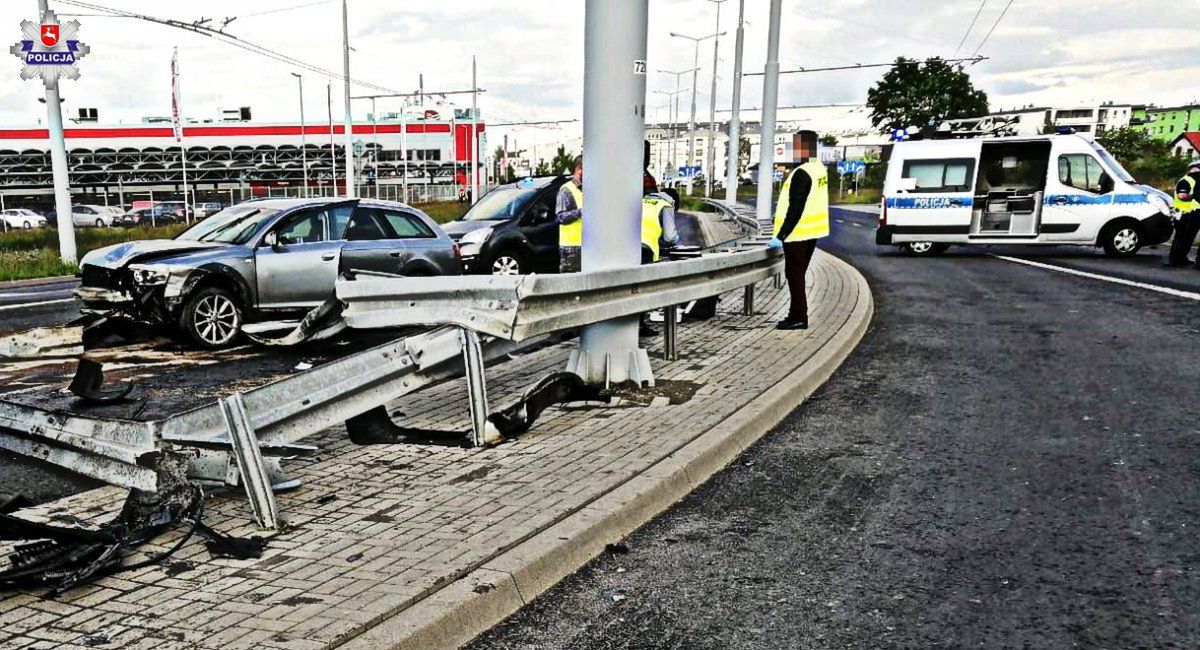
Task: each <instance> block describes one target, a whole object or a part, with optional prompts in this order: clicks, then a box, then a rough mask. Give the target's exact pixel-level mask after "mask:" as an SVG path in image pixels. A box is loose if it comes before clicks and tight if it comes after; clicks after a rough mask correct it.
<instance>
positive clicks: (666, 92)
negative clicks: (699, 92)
mask: <svg viewBox="0 0 1200 650" xmlns="http://www.w3.org/2000/svg"><path fill="white" fill-rule="evenodd" d="M659 72H662V71H661V70H660V71H659ZM686 72H691V70H685V71H684V73H686ZM684 73H679V74H684ZM671 74H675V73H671ZM676 79H678V77H676ZM688 90H691V89H690V88H684V89H680V88H679V87H678V84H676V87H675V90H673V91H672V90H656V91H654V93H655V94H657V95H666V96H667V97H673V98H674V99H675V102H674V103H675V112H674V113H672V112H671V104H670V103H668V104H667V119H668V120H670V122H671V153H670V158H671V167H672V175H671V178H672V180H674V177H675V176H674V172H676V171H679V166H678V165H677V164H676V161H677V160H678V159H677V158H676V157H675V141H676V140H678V139H679V134H678V133H677V132H676V128H675V125H676V124H678V123H679V96H680V95H681V94H683V93H685V92H687V91H688ZM663 180H664V181H665V180H667V179H665V178H664V179H663Z"/></svg>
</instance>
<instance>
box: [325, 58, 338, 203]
mask: <svg viewBox="0 0 1200 650" xmlns="http://www.w3.org/2000/svg"><path fill="white" fill-rule="evenodd" d="M325 110H327V111H329V165H330V167H329V169H330V171H329V173H330V174H331V175H332V177H333V193H332V194H330V196H337V153H336V151H337V146H336V145H334V143H333V82H332V81H329V82H326V83H325Z"/></svg>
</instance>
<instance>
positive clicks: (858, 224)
mask: <svg viewBox="0 0 1200 650" xmlns="http://www.w3.org/2000/svg"><path fill="white" fill-rule="evenodd" d="M850 225H851V226H854V227H855V228H862V227H863V225H862V224H861V223H858V222H857V221H851V222H850Z"/></svg>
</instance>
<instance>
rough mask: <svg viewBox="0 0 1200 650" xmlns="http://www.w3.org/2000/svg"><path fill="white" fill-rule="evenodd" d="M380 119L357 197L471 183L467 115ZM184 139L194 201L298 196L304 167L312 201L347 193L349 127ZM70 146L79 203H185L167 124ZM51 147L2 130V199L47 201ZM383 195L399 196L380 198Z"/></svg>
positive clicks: (364, 127)
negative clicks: (150, 197)
mask: <svg viewBox="0 0 1200 650" xmlns="http://www.w3.org/2000/svg"><path fill="white" fill-rule="evenodd" d="M382 117H383V119H379V120H378V121H375V122H358V123H355V124H354V127H353V128H354V140H355V160H356V176H355V180H356V185H357V186H358V187H359V193H360V195H372V194H373V193H372V188H374V187H375V186H377V185H378V186H389V187H391V188H392V189H395V186H400V185H404V184H405V177H406V175H407V184H408V185H410V186H417V187H420V186H430V185H453V184H455V183H457V184H459V185H465V184H467V183H468V182H469V181H468V180H467V179H468V178H469V174H470V170H471V169H472V167H473V165H472V160H471V153H472V148H471V134H472V122H471V115H470V111H469V110H467V111H462V110H456V111H454V119H450V120H446V119H443V118H441V117H440V116H439V115H437V114H436V113H435V112H433V111H430V112H428V113H426V114H418V115H405V116H400V115H395V114H392V115H386V116H382ZM331 130H332V142H331V134H330V132H331ZM183 132H184V138H183V143H182V144H183V145H184V146H185V147H186V148H187V151H186V154H187V155H186V163H187V178H188V182H189V185H190V187H191V189H192V191H193V192H194V198H193V200H194V201H206V200H215V201H221V200H224V201H228V200H229V199H230V198H231V196H236V197H243V198H245V197H248V196H250V195H266V194H268V193H276V194H277V193H281V192H286V191H287V190H288V189H289V188H295V189H293V190H292V193H293V194H294V193H296V192H299V191H301V188H302V187H303V185H304V177H305V165H307V169H308V182H309V185H310V187H311V188H312V192H313V193H320V192H322V191H324V192H330V191H331V190H332V189H333V188H334V187H335V186H337V187H344V185H343V184H344V181H345V169H344V166H345V161H346V159H345V156H343V154H342V152H343V148H344V147H343V145H344V143H345V136H344V134H345V128H344V125H343V124H334V125H332V129H331V127H330V125H329V124H328V123H317V124H313V123H308V124H306V125H305V127H304V129H303V132H302V130H301V127H300V125H299V124H297V123H283V124H258V123H251V122H206V123H195V122H191V123H188V124H186V125H185V126H184V129H183ZM475 133H476V134H477V135H478V137H479V144H478V151H479V156H480V157H481V158H482V157H483V156H484V152H486V151H487V143H486V136H485V127H484V124H483V123H482V122H479V123H478V124H476V125H475ZM65 137H66V143H67V159H68V167H69V178H70V186H71V191H72V193H73V194H75V199H74V200H75V201H77V202H87V203H109V202H111V203H117V202H118V201H120V202H121V203H128V202H129V197H128V195H135V196H136V195H143V196H144V195H145V194H147V193H150V192H153V193H154V194H155V195H156V196H155V198H158V197H162V198H164V199H165V198H168V197H171V196H172V195H176V196H182V190H183V166H184V156H183V155H181V150H180V143H177V142H176V141H175V138H174V134H173V130H172V127H171V123H170V121H169V119H168V120H165V121H159V120H158V119H155V118H151V119H149V120H147V121H146V123H142V124H133V125H109V126H105V125H99V124H88V123H81V124H76V125H72V126H69V127H67V128H66V129H65ZM49 147H50V141H49V134H48V132H47V130H46V129H44V128H40V127H38V128H27V127H24V128H0V194H3V195H4V196H5V197H6V198H8V199H9V204H10V205H11V204H19V203H21V202H22V201H21V199H22V198H24V199H26V201H25V202H29V201H32V202H35V203H37V202H42V201H45V200H47V199H49V196H50V195H51V194H52V193H53V180H52V177H51V166H50V152H49ZM331 150H332V151H333V153H334V155H333V156H331V155H330V152H331ZM475 167H476V168H478V169H483V167H482V166H481V165H480V166H475ZM335 171H336V177H335ZM277 190H279V191H277ZM380 194H381V195H385V196H395V194H394V193H387V192H385V191H383V190H381V192H380ZM81 195H82V196H81ZM139 198H141V197H140V196H139ZM101 199H103V200H101Z"/></svg>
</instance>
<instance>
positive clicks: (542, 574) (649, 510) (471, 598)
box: [338, 256, 874, 650]
mask: <svg viewBox="0 0 1200 650" xmlns="http://www.w3.org/2000/svg"><path fill="white" fill-rule="evenodd" d="M829 257H830V258H831V259H832V260H833V263H834V264H837V265H841V266H843V267H845V269H846V270H848V273H847V275H848V276H850V278H851V281H852V282H853V283H854V284H855V285H856V286H857V292H854V293H852V295H853V296H854V304H853V306H852V307H851V308H850V314H849V316H848V317H847V319H846V322H845V323H844V324H843V325H842V327H841V329H840V330H838V331H837V332H836V333H835V334H834V335H833V337H832V338H831V339H830V340H829V341H828V342H827V343H826V344H825V345H823V346H821V347H820V348H819V349H817V350H816V351H815V352H814V353H813V355H812V356H811V357H809V358H808V359H807V360H806V361H805V362H804V363H803V364H802V365H801V366H800V367H799V368H798V369H797V370H796V371H795V372H793V373H792V374H791V375H789V376H788V377H787V379H785V380H784V381H782V382H780V383H779V384H778V385H777V386H776V388H777V389H778V390H775V391H772V392H771V393H768V394H763V395H760V396H758V397H757V398H755V399H754V400H753V401H751V402H750V403H749V404H748V405H746V407H745V408H743V409H741V410H740V411H738V413H737V414H735V415H734V416H733V417H730V418H729V419H727V420H725V421H724V422H722V423H721V424H720V425H718V426H716V427H714V428H713V429H710V430H709V431H708V432H706V433H704V434H703V435H701V436H700V437H698V438H696V439H695V440H693V441H692V442H690V443H688V444H687V445H686V446H684V447H683V448H681V449H680V450H678V451H676V452H675V453H674V454H671V455H670V456H668V457H666V458H664V459H663V460H661V461H659V462H658V463H656V464H655V465H653V466H652V467H650V468H649V469H647V470H645V471H643V472H641V473H639V474H637V475H635V476H633V477H631V478H630V479H629V480H628V481H627V482H625V483H624V484H622V485H621V486H620V487H618V488H616V489H615V490H613V491H611V492H609V493H607V494H605V495H603V496H601V497H600V498H598V499H597V500H595V501H594V502H592V503H591V504H589V505H588V506H587V507H584V508H582V509H581V510H579V511H577V512H575V513H574V514H571V515H569V516H567V517H566V518H564V519H563V520H562V521H559V522H558V523H556V524H554V525H553V526H550V527H549V528H547V529H546V530H544V531H542V532H541V533H538V534H537V535H534V536H533V537H531V538H530V539H528V540H526V541H525V542H522V543H521V544H519V545H517V546H515V547H514V548H512V549H510V550H509V551H507V552H505V553H503V554H501V555H500V556H498V557H496V558H494V559H492V560H491V561H488V562H486V563H485V564H484V565H482V566H481V567H480V568H478V569H476V570H474V571H472V572H470V573H468V574H467V575H466V576H464V577H463V578H461V579H459V580H456V581H455V582H453V583H452V584H450V585H448V586H446V587H445V588H443V589H441V590H439V591H438V592H436V593H434V594H433V595H431V596H430V597H428V598H425V599H423V600H421V601H420V602H417V603H415V604H413V605H412V606H411V607H409V608H407V609H405V610H404V611H403V612H401V613H399V614H397V615H396V616H393V617H391V618H389V619H386V620H384V621H381V622H380V623H379V624H377V625H375V626H374V627H372V628H370V629H368V630H366V631H364V632H363V633H361V634H359V635H357V636H355V637H354V638H352V639H349V640H348V641H347V642H345V643H344V644H342V645H340V646H338V647H340V648H346V649H348V650H366V649H368V648H370V649H375V648H397V649H406V650H407V649H412V650H417V649H422V650H427V649H430V648H457V647H460V646H462V645H463V644H466V643H468V642H470V641H471V640H472V639H474V638H475V637H477V636H479V635H480V634H482V633H484V632H486V631H487V630H489V629H491V628H492V627H493V626H495V625H496V624H498V623H500V622H501V621H503V620H504V619H505V618H507V617H508V616H510V615H512V614H513V613H515V612H516V611H517V610H519V609H520V608H521V607H522V606H524V605H525V604H528V603H529V602H530V601H532V600H533V599H534V598H536V597H537V596H538V595H540V594H542V593H543V592H545V591H546V590H547V589H549V588H550V587H552V586H554V584H556V583H557V582H558V581H559V580H561V579H563V578H565V577H566V576H568V575H570V574H571V573H573V572H574V571H576V570H577V569H578V568H579V567H581V566H583V565H584V564H585V563H587V562H588V561H590V560H591V559H592V558H594V557H596V556H597V555H599V554H600V553H601V552H602V551H603V550H604V547H605V545H606V544H608V543H610V542H613V541H616V540H618V539H621V538H622V537H625V536H626V535H628V534H629V533H631V532H633V531H634V530H635V529H637V528H638V527H639V526H641V525H643V524H645V523H646V522H648V521H649V520H650V519H651V518H653V517H654V516H655V515H657V514H658V513H660V512H662V511H663V510H665V509H667V508H668V507H670V506H671V505H673V504H674V503H676V502H677V501H679V500H680V499H682V498H683V497H684V496H686V495H687V494H688V493H690V492H691V491H692V490H694V489H695V488H696V487H698V486H699V485H701V484H702V483H704V482H705V481H707V480H708V479H709V478H710V477H711V476H712V475H713V474H715V473H716V472H718V471H720V470H721V469H722V468H724V467H725V466H726V465H727V464H728V463H729V462H730V461H732V460H733V459H734V458H736V457H737V456H738V455H739V454H740V453H742V451H744V450H745V449H746V448H747V447H749V446H750V445H752V444H753V443H754V442H756V441H757V440H758V439H759V438H761V437H762V436H763V435H765V434H766V433H767V432H768V431H770V430H771V429H772V428H773V427H774V426H775V425H777V424H778V423H779V422H780V421H782V420H783V418H784V417H786V416H787V414H788V413H790V412H791V411H792V410H793V409H795V408H796V407H797V406H799V405H800V404H801V403H802V402H803V401H804V400H805V399H807V398H808V396H809V395H811V394H812V393H813V392H814V391H815V390H816V389H817V388H819V387H820V386H821V385H822V384H824V383H825V381H826V380H828V379H829V377H830V375H832V374H833V372H834V371H835V370H837V368H838V367H840V366H841V364H842V362H843V361H844V360H845V359H846V357H848V356H849V355H850V353H851V352H852V351H853V350H854V349H855V347H857V345H858V343H859V341H860V340H862V337H863V335H864V334H865V333H866V330H867V326H868V325H869V324H870V322H871V317H872V315H873V313H874V302H873V300H872V297H871V291H870V287H868V286H867V282H866V279H864V278H863V276H862V275H861V274H860V273H859V272H858V271H857V270H855V269H854V268H853V267H851V266H850V265H849V264H846V263H845V262H843V261H841V260H839V259H837V258H835V257H833V256H829ZM845 302H846V303H849V302H850V300H846V301H845ZM839 307H843V306H842V305H839ZM835 311H836V310H835Z"/></svg>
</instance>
